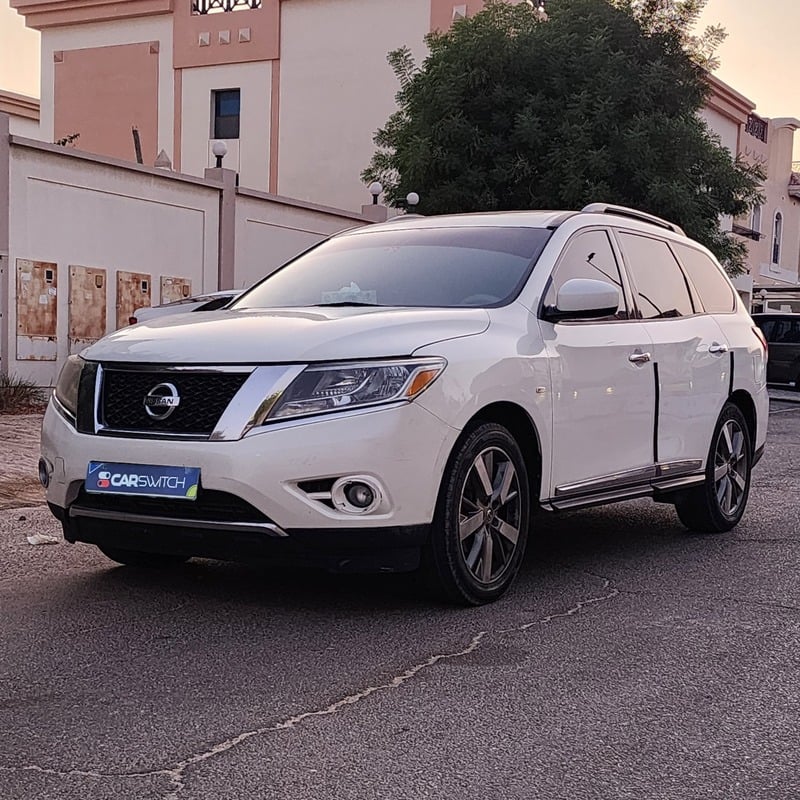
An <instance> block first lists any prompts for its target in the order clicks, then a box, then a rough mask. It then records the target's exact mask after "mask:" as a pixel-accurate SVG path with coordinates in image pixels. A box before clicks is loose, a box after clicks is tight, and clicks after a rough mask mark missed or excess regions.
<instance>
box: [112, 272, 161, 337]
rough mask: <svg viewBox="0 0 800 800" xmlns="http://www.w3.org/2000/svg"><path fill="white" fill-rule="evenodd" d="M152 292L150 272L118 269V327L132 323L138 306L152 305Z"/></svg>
mask: <svg viewBox="0 0 800 800" xmlns="http://www.w3.org/2000/svg"><path fill="white" fill-rule="evenodd" d="M151 292H152V286H151V279H150V274H149V273H146V272H125V271H124V270H117V328H124V327H125V326H126V325H130V318H131V317H132V316H133V312H134V311H136V309H137V308H144V307H145V306H149V305H151V303H150V297H151Z"/></svg>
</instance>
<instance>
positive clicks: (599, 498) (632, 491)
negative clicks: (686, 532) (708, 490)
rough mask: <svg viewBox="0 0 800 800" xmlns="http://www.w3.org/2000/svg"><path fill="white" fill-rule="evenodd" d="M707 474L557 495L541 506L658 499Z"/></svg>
mask: <svg viewBox="0 0 800 800" xmlns="http://www.w3.org/2000/svg"><path fill="white" fill-rule="evenodd" d="M705 479H706V478H705V475H704V474H700V475H686V476H684V477H681V478H672V479H670V480H665V481H654V482H653V483H650V484H648V485H646V486H628V487H625V488H622V487H620V488H619V489H614V490H612V491H605V492H592V493H588V494H584V495H575V496H572V497H555V498H551V499H550V500H545V501H544V502H542V503H541V507H542V508H544V509H545V510H546V511H571V510H572V509H576V508H590V507H591V506H603V505H607V504H608V503H621V502H623V501H625V500H636V499H637V498H640V497H652V496H653V495H655V496H656V499H660V498H663V496H664V495H667V494H670V493H672V492H677V491H680V490H681V489H688V488H691V487H692V486H698V485H700V484H701V483H703V481H705Z"/></svg>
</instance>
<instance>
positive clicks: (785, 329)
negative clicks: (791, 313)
mask: <svg viewBox="0 0 800 800" xmlns="http://www.w3.org/2000/svg"><path fill="white" fill-rule="evenodd" d="M772 324H773V328H772V331H771V334H772V335H771V336H768V337H767V340H768V341H769V342H770V343H771V344H800V322H799V321H798V320H796V319H776V320H774V321H773V323H772Z"/></svg>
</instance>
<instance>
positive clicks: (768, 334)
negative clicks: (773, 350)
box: [756, 319, 775, 342]
mask: <svg viewBox="0 0 800 800" xmlns="http://www.w3.org/2000/svg"><path fill="white" fill-rule="evenodd" d="M756 325H758V327H759V328H761V330H762V331H763V333H764V338H765V339H766V340H767V341H768V342H771V341H772V331H773V329H774V327H775V320H774V319H759V320H756Z"/></svg>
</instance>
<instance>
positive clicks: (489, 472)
mask: <svg viewBox="0 0 800 800" xmlns="http://www.w3.org/2000/svg"><path fill="white" fill-rule="evenodd" d="M529 519H530V486H529V482H528V471H527V468H526V466H525V459H524V458H523V456H522V452H521V451H520V448H519V445H518V444H517V442H516V441H515V439H514V437H513V436H512V435H511V434H510V433H509V432H508V430H506V428H504V427H502V426H501V425H497V424H494V423H484V424H482V425H479V426H478V427H476V428H474V429H473V430H471V431H470V432H469V433H468V434H467V435H466V436H465V437H464V438H463V439H462V440H461V441H460V442H459V443H458V444H457V445H456V449H455V450H454V452H453V454H452V455H451V458H450V461H449V463H448V466H447V469H446V470H445V474H444V477H443V479H442V486H441V489H440V492H439V502H438V504H437V510H436V515H435V519H434V525H433V529H432V532H431V538H430V541H429V542H428V545H427V546H426V548H425V551H424V553H423V567H424V569H425V570H426V572H427V577H428V580H429V583H430V585H431V588H432V589H433V590H434V592H435V593H436V594H437V595H439V596H440V597H443V598H444V599H446V600H448V601H451V602H456V603H459V604H461V605H481V604H483V603H490V602H492V601H494V600H497V599H498V598H499V597H500V596H501V595H503V594H504V593H505V592H506V591H507V590H508V589H509V587H510V586H511V584H512V583H513V581H514V578H515V577H516V575H517V572H518V571H519V568H520V564H521V563H522V559H523V556H524V554H525V545H526V542H527V537H528V522H529Z"/></svg>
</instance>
